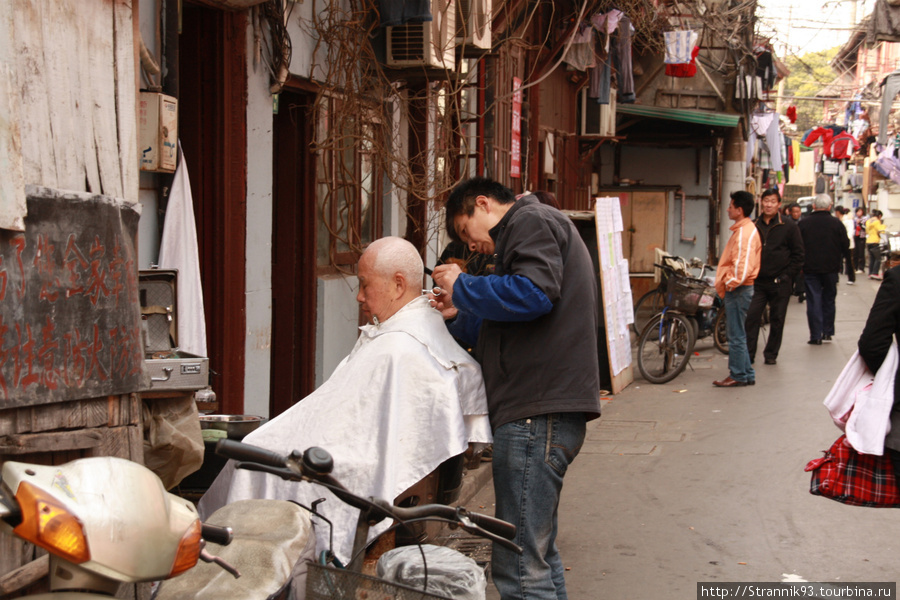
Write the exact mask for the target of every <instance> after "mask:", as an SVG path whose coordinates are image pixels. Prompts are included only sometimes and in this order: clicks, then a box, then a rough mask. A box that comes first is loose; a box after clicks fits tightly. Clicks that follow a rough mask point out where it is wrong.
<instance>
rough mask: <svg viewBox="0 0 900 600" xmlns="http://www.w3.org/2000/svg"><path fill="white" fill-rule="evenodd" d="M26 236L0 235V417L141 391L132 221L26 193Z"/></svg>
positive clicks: (44, 193) (92, 204)
mask: <svg viewBox="0 0 900 600" xmlns="http://www.w3.org/2000/svg"><path fill="white" fill-rule="evenodd" d="M26 195H27V210H28V215H27V217H26V219H25V231H24V232H16V231H8V230H0V408H9V407H15V406H32V405H36V404H47V403H51V402H62V401H68V400H78V399H83V398H97V397H101V396H108V395H114V394H125V393H129V392H135V391H141V390H143V389H146V388H147V387H148V386H147V376H146V374H145V371H144V362H143V345H142V340H141V315H140V305H139V302H138V280H137V266H136V256H135V252H136V251H135V248H136V245H135V236H136V235H137V226H138V219H139V217H140V215H139V213H138V211H137V210H136V209H135V208H134V207H133V206H131V205H128V204H126V203H124V202H121V201H119V200H116V199H114V198H110V197H107V196H99V195H92V194H86V193H80V192H63V191H59V190H52V189H49V188H43V187H37V186H28V187H27V189H26Z"/></svg>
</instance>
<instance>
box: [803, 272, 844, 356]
mask: <svg viewBox="0 0 900 600" xmlns="http://www.w3.org/2000/svg"><path fill="white" fill-rule="evenodd" d="M803 277H804V279H806V322H807V324H808V325H809V339H811V340H821V339H822V336H826V335H829V336H830V335H834V312H835V308H834V299H835V297H836V296H837V282H838V274H837V273H806V274H804V275H803Z"/></svg>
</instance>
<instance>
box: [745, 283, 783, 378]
mask: <svg viewBox="0 0 900 600" xmlns="http://www.w3.org/2000/svg"><path fill="white" fill-rule="evenodd" d="M792 289H793V283H792V282H791V280H790V279H787V278H785V279H784V280H783V281H779V282H778V283H775V282H774V281H772V280H768V281H761V280H759V279H757V280H756V282H755V283H754V284H753V299H752V300H750V308H749V309H748V310H747V320H746V321H745V323H744V327H745V328H746V330H747V351H748V352H749V353H750V362H753V361H754V360H755V359H756V344H757V340H758V338H759V325H760V322H761V321H762V316H763V312H764V311H765V308H766V304H768V305H769V339H768V340H767V341H766V347H765V348H763V356H764V357H765V358H769V359H772V360H775V359H776V358H778V350H780V349H781V336H782V334H783V333H784V318H785V315H787V309H788V304H789V303H790V301H791V290H792Z"/></svg>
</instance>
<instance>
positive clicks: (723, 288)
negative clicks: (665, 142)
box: [713, 190, 760, 387]
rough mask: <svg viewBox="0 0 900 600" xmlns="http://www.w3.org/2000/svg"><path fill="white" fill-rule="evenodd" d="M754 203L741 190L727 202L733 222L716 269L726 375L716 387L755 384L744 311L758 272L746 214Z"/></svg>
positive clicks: (756, 243) (755, 235) (755, 236)
mask: <svg viewBox="0 0 900 600" xmlns="http://www.w3.org/2000/svg"><path fill="white" fill-rule="evenodd" d="M754 204H755V203H754V201H753V194H751V193H750V192H746V191H743V190H741V191H738V192H733V193H732V194H731V203H730V204H729V205H728V218H729V219H731V220H732V221H734V225H732V226H731V237H730V238H728V242H727V243H726V244H725V249H724V250H723V251H722V256H721V257H720V258H719V266H718V267H717V268H716V292H717V293H718V294H719V297H720V298H723V299H724V300H725V325H726V329H727V332H728V377H726V378H725V379H722V380H719V381H713V385H714V386H716V387H740V386H745V385H754V384H755V383H756V372H755V371H754V370H753V365H752V364H750V354H749V353H748V351H747V332H746V330H745V329H744V321H745V320H746V318H747V310H748V309H749V308H750V300H751V299H752V298H753V282H754V281H755V280H756V275H757V274H758V273H759V259H760V240H759V231H758V230H757V229H756V225H754V224H753V221H751V220H750V218H749V217H748V215H749V214H750V213H751V212H752V211H753V207H754Z"/></svg>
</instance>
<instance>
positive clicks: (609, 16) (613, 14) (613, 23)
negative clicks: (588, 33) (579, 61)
mask: <svg viewBox="0 0 900 600" xmlns="http://www.w3.org/2000/svg"><path fill="white" fill-rule="evenodd" d="M624 14H625V13H623V12H622V11H621V10H619V9H616V8H614V9H612V10H611V11H609V12H607V13H600V14H596V15H594V16H592V17H591V25H593V26H594V27H595V28H596V29H597V31H599V32H600V33H603V34H606V42H605V46H604V48H603V49H604V50H606V51H607V52H609V36H610V35H612V32H613V31H615V30H616V28H617V27H618V26H619V21H620V20H621V19H622V16H623V15H624ZM629 23H630V21H629Z"/></svg>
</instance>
